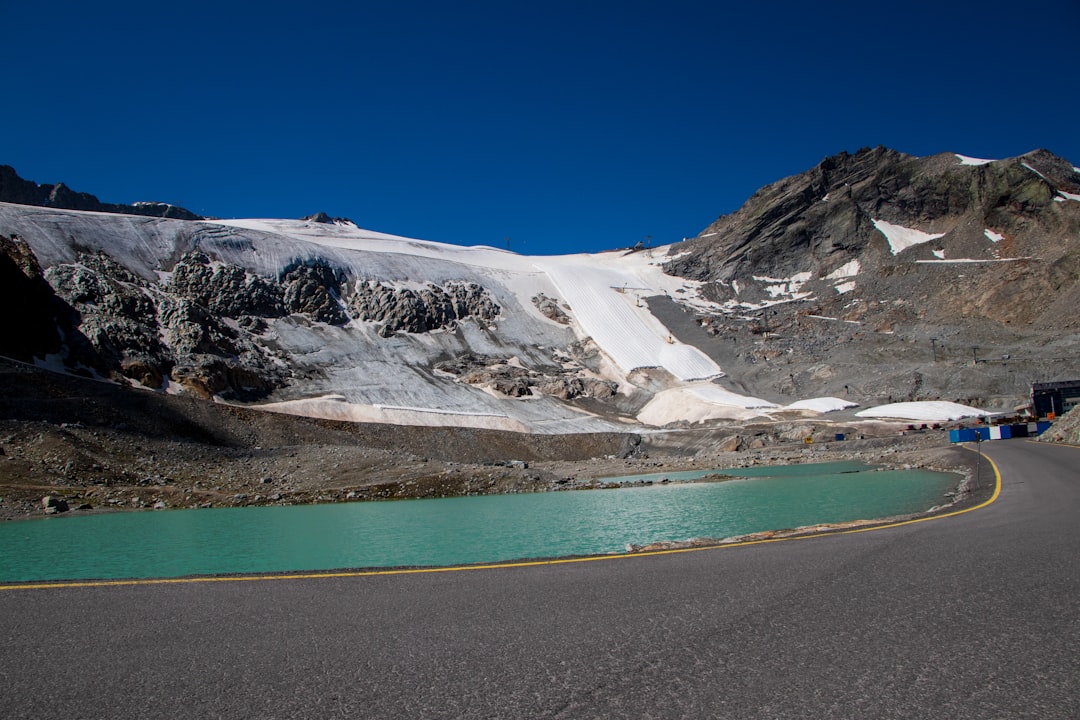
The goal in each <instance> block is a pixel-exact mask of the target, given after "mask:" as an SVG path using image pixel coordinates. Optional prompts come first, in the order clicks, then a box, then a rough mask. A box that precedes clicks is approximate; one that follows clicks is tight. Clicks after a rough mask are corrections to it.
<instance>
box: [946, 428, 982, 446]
mask: <svg viewBox="0 0 1080 720" xmlns="http://www.w3.org/2000/svg"><path fill="white" fill-rule="evenodd" d="M978 435H979V434H978V433H977V432H975V430H973V429H972V428H958V429H956V430H950V431H949V442H954V443H955V442H975V438H977V437H978Z"/></svg>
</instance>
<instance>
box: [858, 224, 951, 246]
mask: <svg viewBox="0 0 1080 720" xmlns="http://www.w3.org/2000/svg"><path fill="white" fill-rule="evenodd" d="M873 222H874V227H875V228H877V229H878V232H880V233H881V234H882V235H884V236H885V239H886V240H888V241H889V248H890V249H891V250H892V254H893V255H899V254H900V253H901V252H903V251H904V250H907V249H908V248H909V247H914V246H916V245H921V244H923V243H926V242H930V241H931V240H937V239H938V238H940V237H944V235H945V233H937V234H931V233H925V232H923V231H922V230H915V229H913V228H906V227H903V226H901V225H893V224H892V223H888V222H885V221H884V220H874V221H873Z"/></svg>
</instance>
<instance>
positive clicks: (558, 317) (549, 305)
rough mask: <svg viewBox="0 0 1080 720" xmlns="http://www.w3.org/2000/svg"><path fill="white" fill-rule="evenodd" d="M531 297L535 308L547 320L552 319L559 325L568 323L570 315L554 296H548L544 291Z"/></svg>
mask: <svg viewBox="0 0 1080 720" xmlns="http://www.w3.org/2000/svg"><path fill="white" fill-rule="evenodd" d="M531 299H532V303H533V305H535V306H536V309H537V310H539V311H540V312H541V314H543V316H544V317H546V318H547V319H548V320H554V321H555V322H557V323H559V324H560V325H569V324H570V316H569V315H567V314H566V312H565V311H564V310H563V309H562V307H561V306H560V305H559V301H558V300H557V299H556V298H549V297H548V296H547V295H545V294H544V293H537V294H536V295H533V296H532V298H531Z"/></svg>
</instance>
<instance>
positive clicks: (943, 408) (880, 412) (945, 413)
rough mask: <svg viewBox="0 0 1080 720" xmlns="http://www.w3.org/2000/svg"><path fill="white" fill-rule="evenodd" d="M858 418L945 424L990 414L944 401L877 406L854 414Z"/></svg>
mask: <svg viewBox="0 0 1080 720" xmlns="http://www.w3.org/2000/svg"><path fill="white" fill-rule="evenodd" d="M855 414H856V415H857V416H858V417H864V418H879V419H890V420H919V421H923V422H947V421H949V420H961V419H963V418H969V417H987V416H989V415H990V414H991V413H988V412H986V411H985V410H980V409H978V408H973V407H970V406H968V405H961V404H959V403H954V402H947V401H944V400H928V401H922V402H901V403H892V404H890V405H878V406H877V407H872V408H867V409H866V410H860V411H859V412H857V413H855Z"/></svg>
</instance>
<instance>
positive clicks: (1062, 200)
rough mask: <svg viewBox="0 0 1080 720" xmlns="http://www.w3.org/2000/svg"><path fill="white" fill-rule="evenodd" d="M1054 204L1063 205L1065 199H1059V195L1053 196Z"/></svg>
mask: <svg viewBox="0 0 1080 720" xmlns="http://www.w3.org/2000/svg"><path fill="white" fill-rule="evenodd" d="M1054 202H1059V203H1063V202H1065V198H1063V197H1061V196H1060V195H1055V196H1054Z"/></svg>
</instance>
